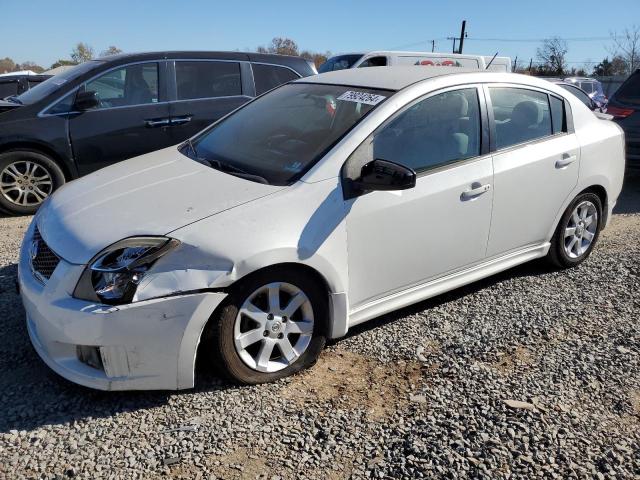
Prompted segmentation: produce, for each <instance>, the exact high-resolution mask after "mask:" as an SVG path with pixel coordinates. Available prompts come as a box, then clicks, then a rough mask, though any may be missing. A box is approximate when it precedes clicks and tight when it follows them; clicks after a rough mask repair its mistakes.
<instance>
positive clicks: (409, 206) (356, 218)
mask: <svg viewBox="0 0 640 480" xmlns="http://www.w3.org/2000/svg"><path fill="white" fill-rule="evenodd" d="M480 92H481V90H480V89H479V88H477V87H465V88H459V87H458V88H455V89H451V90H447V91H441V92H440V93H435V94H430V95H429V96H427V97H426V98H424V97H423V98H422V99H420V100H418V101H416V102H414V103H412V104H411V105H409V106H408V107H407V108H405V109H403V110H402V111H401V112H400V113H398V114H396V115H395V116H394V117H392V118H391V119H390V120H388V121H387V122H385V124H384V125H382V126H381V127H380V128H379V129H378V130H377V131H376V132H374V133H373V134H372V135H371V136H370V137H369V138H368V139H367V140H365V141H364V142H363V143H362V144H361V145H360V146H359V147H358V148H357V149H356V150H355V152H354V153H353V154H352V155H351V156H350V157H349V159H348V160H347V163H346V164H345V167H344V169H343V172H344V176H345V180H344V181H347V182H348V179H351V180H355V179H357V177H358V175H359V172H360V169H361V167H362V165H364V164H365V163H367V162H369V161H371V160H374V159H382V160H388V161H392V162H396V163H400V164H402V165H405V166H407V167H410V168H412V169H414V170H415V171H416V173H417V174H418V178H417V181H416V186H415V188H412V189H409V190H403V191H391V192H385V191H374V192H369V193H365V194H363V195H361V196H358V197H356V198H355V199H352V200H348V201H347V209H348V212H349V213H348V215H347V235H348V252H349V260H348V263H349V301H350V303H351V306H352V307H355V308H356V309H357V308H358V306H359V305H363V304H366V303H369V302H371V301H373V300H375V299H377V298H380V297H384V296H386V295H389V294H391V293H393V292H397V291H401V290H404V289H407V288H410V287H412V286H414V285H419V284H421V283H425V282H428V281H429V280H432V279H435V278H438V277H442V276H444V275H446V274H447V273H450V272H453V271H456V270H460V269H463V268H465V267H467V266H469V265H472V264H475V263H478V262H480V261H482V260H483V259H484V257H485V252H486V247H487V239H488V237H489V227H490V221H491V205H492V195H493V190H492V188H491V184H492V176H493V171H492V165H491V156H490V155H488V152H489V148H488V147H489V146H488V134H487V135H486V136H485V138H484V141H483V139H482V137H483V134H482V132H483V131H485V132H486V131H487V128H488V124H487V120H486V115H485V108H484V104H483V103H481V102H480V99H481V98H482V97H481V95H479V93H480ZM483 124H484V125H483ZM483 126H484V127H487V128H483Z"/></svg>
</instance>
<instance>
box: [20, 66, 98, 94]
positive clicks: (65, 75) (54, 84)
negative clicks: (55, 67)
mask: <svg viewBox="0 0 640 480" xmlns="http://www.w3.org/2000/svg"><path fill="white" fill-rule="evenodd" d="M101 63H102V62H97V61H95V60H92V61H90V62H85V63H81V64H80V65H76V66H75V67H73V68H70V69H69V70H65V71H64V72H62V73H59V74H58V75H54V76H53V77H51V78H49V79H47V80H45V81H44V82H42V83H40V84H38V85H36V86H35V87H33V88H30V89H29V90H27V91H26V92H24V93H23V94H22V95H18V97H16V99H17V100H18V102H20V103H23V104H25V105H31V104H32V103H36V102H39V101H40V100H42V99H43V98H45V97H47V96H49V95H51V94H52V93H53V92H55V91H56V90H57V89H58V88H60V87H61V86H63V85H64V84H66V83H68V82H70V81H71V80H74V79H75V78H77V77H79V76H80V75H83V74H84V73H86V72H88V71H89V70H91V69H93V68H95V67H97V66H98V65H100V64H101Z"/></svg>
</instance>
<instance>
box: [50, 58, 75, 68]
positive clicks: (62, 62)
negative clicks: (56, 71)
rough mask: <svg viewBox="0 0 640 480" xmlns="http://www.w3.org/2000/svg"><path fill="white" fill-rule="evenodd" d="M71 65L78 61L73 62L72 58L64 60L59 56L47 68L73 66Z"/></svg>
mask: <svg viewBox="0 0 640 480" xmlns="http://www.w3.org/2000/svg"><path fill="white" fill-rule="evenodd" d="M73 65H78V62H74V61H73V60H65V59H64V58H61V59H60V60H58V61H57V62H55V63H52V64H51V67H49V68H50V69H53V68H58V67H66V66H73Z"/></svg>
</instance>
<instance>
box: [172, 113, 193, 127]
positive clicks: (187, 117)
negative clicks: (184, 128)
mask: <svg viewBox="0 0 640 480" xmlns="http://www.w3.org/2000/svg"><path fill="white" fill-rule="evenodd" d="M192 118H193V116H192V115H185V116H184V117H173V118H172V119H171V125H183V124H185V123H189V122H190V121H191V119H192Z"/></svg>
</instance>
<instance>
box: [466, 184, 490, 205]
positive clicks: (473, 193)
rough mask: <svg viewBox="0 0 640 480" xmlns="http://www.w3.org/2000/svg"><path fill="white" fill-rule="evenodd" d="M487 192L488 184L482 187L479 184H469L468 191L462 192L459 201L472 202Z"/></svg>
mask: <svg viewBox="0 0 640 480" xmlns="http://www.w3.org/2000/svg"><path fill="white" fill-rule="evenodd" d="M489 190H491V185H490V184H488V183H485V184H484V185H483V184H481V183H480V182H473V183H472V184H471V189H470V190H465V191H464V192H462V194H461V195H460V200H462V201H465V200H473V199H474V198H476V197H478V196H480V195H482V194H483V193H486V192H488V191H489Z"/></svg>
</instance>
